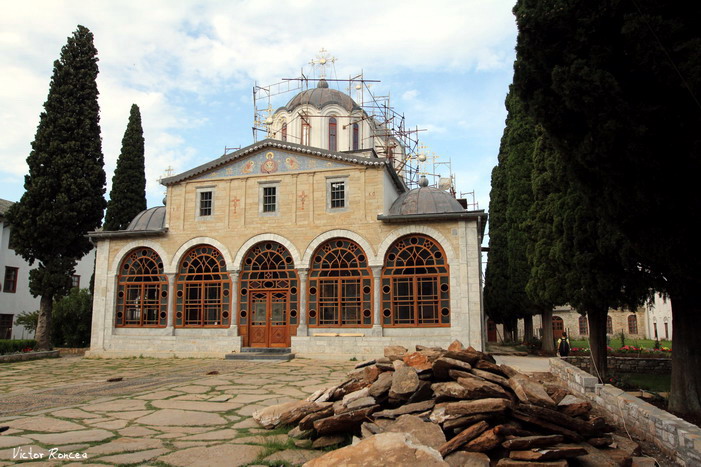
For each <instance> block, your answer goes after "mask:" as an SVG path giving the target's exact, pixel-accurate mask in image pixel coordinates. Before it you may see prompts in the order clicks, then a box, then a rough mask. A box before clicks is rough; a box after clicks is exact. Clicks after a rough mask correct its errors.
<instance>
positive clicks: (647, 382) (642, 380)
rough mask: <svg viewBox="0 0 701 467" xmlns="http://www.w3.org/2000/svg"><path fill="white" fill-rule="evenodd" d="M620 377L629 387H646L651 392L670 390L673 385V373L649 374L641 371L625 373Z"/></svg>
mask: <svg viewBox="0 0 701 467" xmlns="http://www.w3.org/2000/svg"><path fill="white" fill-rule="evenodd" d="M617 377H618V378H620V380H621V381H622V382H623V384H624V385H626V386H627V387H629V388H634V389H644V390H646V391H651V392H669V388H670V387H671V385H672V375H649V374H639V373H623V374H619V375H617Z"/></svg>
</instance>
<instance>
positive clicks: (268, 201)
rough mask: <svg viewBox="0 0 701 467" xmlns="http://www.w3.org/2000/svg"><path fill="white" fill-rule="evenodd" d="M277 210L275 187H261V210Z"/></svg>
mask: <svg viewBox="0 0 701 467" xmlns="http://www.w3.org/2000/svg"><path fill="white" fill-rule="evenodd" d="M275 211H277V187H275V186H265V187H263V212H275Z"/></svg>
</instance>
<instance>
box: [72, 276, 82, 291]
mask: <svg viewBox="0 0 701 467" xmlns="http://www.w3.org/2000/svg"><path fill="white" fill-rule="evenodd" d="M71 288H73V289H79V288H80V275H78V274H73V275H72V276H71Z"/></svg>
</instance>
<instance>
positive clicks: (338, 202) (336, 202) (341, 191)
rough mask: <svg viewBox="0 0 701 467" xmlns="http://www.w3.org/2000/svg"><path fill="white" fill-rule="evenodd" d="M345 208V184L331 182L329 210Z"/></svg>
mask: <svg viewBox="0 0 701 467" xmlns="http://www.w3.org/2000/svg"><path fill="white" fill-rule="evenodd" d="M345 207H346V182H331V209H335V208H345Z"/></svg>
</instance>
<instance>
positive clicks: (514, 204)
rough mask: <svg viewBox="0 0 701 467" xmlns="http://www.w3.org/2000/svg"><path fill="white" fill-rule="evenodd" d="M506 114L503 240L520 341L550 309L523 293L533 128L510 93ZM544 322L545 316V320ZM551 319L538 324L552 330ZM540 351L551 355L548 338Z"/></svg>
mask: <svg viewBox="0 0 701 467" xmlns="http://www.w3.org/2000/svg"><path fill="white" fill-rule="evenodd" d="M506 110H507V111H508V113H509V118H508V120H507V128H506V130H505V133H504V135H505V137H506V151H507V156H508V164H507V177H506V178H507V185H508V188H507V208H506V219H507V224H508V228H507V240H508V261H509V269H508V271H509V274H508V279H509V290H510V291H511V294H510V300H511V301H512V304H511V306H512V307H513V309H514V310H517V313H518V314H519V315H521V316H522V317H523V321H524V337H525V338H529V337H532V336H533V315H535V314H541V315H542V313H543V312H545V313H546V315H547V312H548V311H552V306H551V305H549V304H547V303H544V302H542V301H540V300H533V299H532V297H531V296H529V295H528V294H527V293H526V285H527V284H528V280H529V278H530V276H531V268H530V265H529V264H528V256H527V254H526V252H527V251H528V243H529V241H530V238H529V237H528V235H527V234H526V230H525V225H524V224H525V222H526V221H527V220H528V212H529V210H530V207H531V205H532V204H533V188H532V186H531V175H532V171H533V170H532V159H533V150H534V146H535V142H536V132H535V125H534V124H533V122H532V121H531V119H530V118H529V117H528V116H527V115H526V113H525V112H524V111H523V106H522V104H521V102H520V101H519V100H518V98H517V97H516V96H515V95H514V93H513V91H512V90H510V91H509V94H508V95H507V96H506ZM546 318H547V316H546ZM551 321H552V316H551V318H550V319H549V320H547V319H544V320H542V323H543V329H544V330H545V329H547V328H552V324H551ZM543 343H544V350H546V351H552V350H553V349H552V338H550V339H544V341H543Z"/></svg>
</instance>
